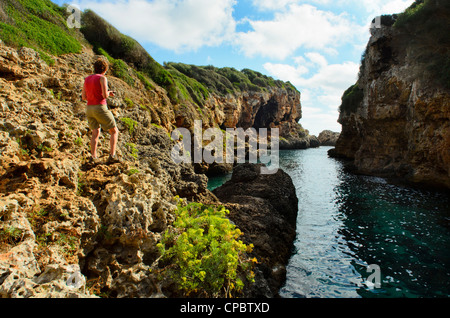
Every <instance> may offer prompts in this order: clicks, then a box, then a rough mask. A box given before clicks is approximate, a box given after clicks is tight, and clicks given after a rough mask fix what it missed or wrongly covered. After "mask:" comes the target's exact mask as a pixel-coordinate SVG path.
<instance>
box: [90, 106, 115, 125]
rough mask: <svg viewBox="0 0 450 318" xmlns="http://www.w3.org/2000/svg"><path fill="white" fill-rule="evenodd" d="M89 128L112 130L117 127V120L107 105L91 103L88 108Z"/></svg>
mask: <svg viewBox="0 0 450 318" xmlns="http://www.w3.org/2000/svg"><path fill="white" fill-rule="evenodd" d="M86 117H87V120H88V124H89V128H90V129H92V130H94V129H98V128H100V126H101V127H102V128H103V129H105V130H110V129H111V128H114V127H116V120H115V119H114V116H113V114H112V113H111V111H110V110H109V109H108V107H107V106H106V105H89V106H87V109H86Z"/></svg>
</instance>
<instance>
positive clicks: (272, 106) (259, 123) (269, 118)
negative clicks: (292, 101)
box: [253, 99, 279, 129]
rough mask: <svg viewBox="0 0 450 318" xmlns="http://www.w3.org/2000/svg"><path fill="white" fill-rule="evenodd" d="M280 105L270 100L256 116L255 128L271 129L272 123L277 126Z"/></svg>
mask: <svg viewBox="0 0 450 318" xmlns="http://www.w3.org/2000/svg"><path fill="white" fill-rule="evenodd" d="M278 107H279V104H278V103H277V101H275V100H273V99H270V100H269V101H268V102H267V104H264V105H262V106H261V107H260V108H259V110H258V112H257V113H256V116H255V121H254V123H253V128H256V129H259V128H269V126H270V124H271V123H274V124H275V125H276V124H277V122H276V118H277V112H278V111H279V110H278Z"/></svg>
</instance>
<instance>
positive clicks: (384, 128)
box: [330, 26, 450, 188]
mask: <svg viewBox="0 0 450 318" xmlns="http://www.w3.org/2000/svg"><path fill="white" fill-rule="evenodd" d="M410 36H411V35H408V34H402V33H401V32H399V31H398V30H396V29H394V28H393V27H389V26H383V27H382V28H381V29H377V30H375V31H374V33H373V34H372V37H371V39H370V41H369V43H368V47H367V52H366V55H365V63H364V65H363V66H364V67H363V68H362V71H361V75H360V77H359V79H358V82H357V85H358V87H359V89H360V90H362V98H361V101H360V102H359V103H358V105H357V109H356V110H354V111H341V114H340V117H339V122H340V123H341V124H342V133H341V136H340V138H339V140H338V141H337V144H336V148H335V149H334V150H333V151H331V152H330V154H331V155H333V156H340V157H345V158H349V159H351V160H353V162H354V165H355V167H356V169H357V170H358V171H360V172H362V173H366V174H376V175H380V176H386V177H395V178H400V179H401V180H403V181H406V182H412V183H419V184H424V185H429V186H436V187H444V188H450V107H449V105H450V92H449V90H448V89H446V88H445V87H444V86H442V85H439V84H438V83H436V81H435V79H434V78H433V77H432V75H430V73H428V72H426V71H425V69H424V67H423V65H420V63H419V62H418V61H417V60H416V59H415V58H416V57H415V56H414V54H413V53H414V51H413V50H412V48H411V46H410V45H409V44H404V43H410V42H408V41H407V38H408V37H410Z"/></svg>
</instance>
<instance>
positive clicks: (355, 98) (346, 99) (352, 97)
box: [339, 84, 364, 114]
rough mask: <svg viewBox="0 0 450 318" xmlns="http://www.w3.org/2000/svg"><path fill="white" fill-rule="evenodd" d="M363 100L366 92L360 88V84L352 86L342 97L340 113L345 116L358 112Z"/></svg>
mask: <svg viewBox="0 0 450 318" xmlns="http://www.w3.org/2000/svg"><path fill="white" fill-rule="evenodd" d="M363 98H364V92H363V90H362V89H361V88H359V87H358V84H355V85H353V86H350V87H349V88H348V89H347V90H346V91H345V92H344V95H343V96H342V104H341V106H340V108H339V112H341V113H344V114H349V113H354V112H356V110H357V109H358V107H359V106H360V104H361V102H362V100H363Z"/></svg>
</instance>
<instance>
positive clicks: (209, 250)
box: [158, 201, 256, 297]
mask: <svg viewBox="0 0 450 318" xmlns="http://www.w3.org/2000/svg"><path fill="white" fill-rule="evenodd" d="M227 213H229V211H228V210H226V209H225V208H224V207H215V206H207V205H203V204H201V203H189V204H187V205H185V204H183V203H182V201H181V203H180V204H179V205H178V210H177V214H176V220H175V221H174V223H173V227H174V229H173V230H171V231H169V230H167V231H166V232H165V234H164V236H163V239H162V242H161V243H160V244H158V248H159V249H160V252H161V254H162V260H163V261H165V262H167V263H168V264H173V266H168V268H169V269H167V271H168V274H169V275H170V277H172V279H173V280H174V282H175V283H176V284H177V285H178V287H179V289H180V290H182V291H183V292H184V294H185V295H187V296H206V297H231V296H233V295H236V294H237V293H239V292H241V291H242V289H243V287H244V280H249V281H251V282H252V281H253V280H254V274H253V272H252V271H251V269H252V266H253V263H254V262H256V259H253V260H251V259H249V258H248V256H247V254H246V253H247V252H250V251H251V249H252V247H253V246H252V245H249V246H247V245H245V244H244V243H242V241H240V240H238V239H239V237H240V236H241V235H242V233H241V231H240V230H239V229H237V228H236V227H235V226H234V225H233V224H232V223H231V222H230V220H229V219H228V218H226V214H227Z"/></svg>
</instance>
